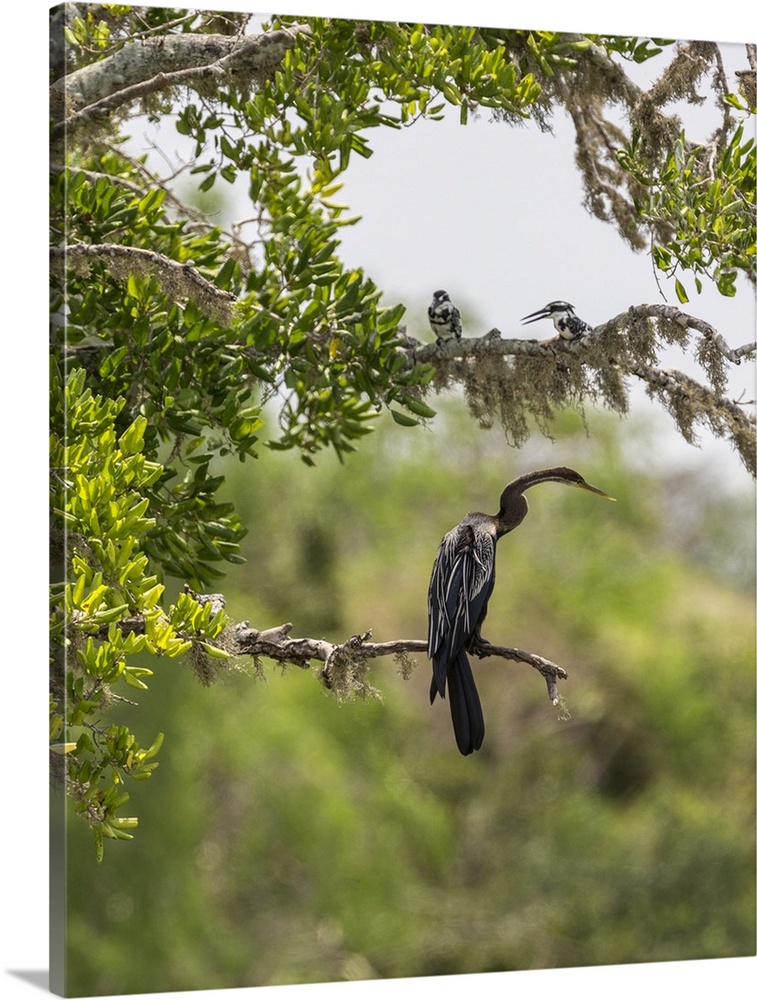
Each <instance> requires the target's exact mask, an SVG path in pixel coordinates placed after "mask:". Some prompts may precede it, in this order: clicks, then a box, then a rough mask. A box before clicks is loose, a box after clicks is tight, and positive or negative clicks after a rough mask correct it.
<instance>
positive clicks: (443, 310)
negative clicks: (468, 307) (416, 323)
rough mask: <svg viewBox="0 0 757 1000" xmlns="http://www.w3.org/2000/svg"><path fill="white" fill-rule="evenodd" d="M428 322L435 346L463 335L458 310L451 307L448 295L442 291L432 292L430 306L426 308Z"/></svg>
mask: <svg viewBox="0 0 757 1000" xmlns="http://www.w3.org/2000/svg"><path fill="white" fill-rule="evenodd" d="M428 321H429V323H430V324H431V329H432V330H433V331H434V334H435V336H436V342H437V344H441V343H442V341H443V340H451V339H452V338H453V337H454V338H455V340H459V339H460V338H461V337H462V335H463V324H462V322H461V321H460V310H459V309H458V308H457V307H456V306H454V305H452V301H451V300H450V297H449V295H447V293H446V292H445V291H444V289H439V291H438V292H434V297H433V299H432V300H431V305H430V306H429V307H428Z"/></svg>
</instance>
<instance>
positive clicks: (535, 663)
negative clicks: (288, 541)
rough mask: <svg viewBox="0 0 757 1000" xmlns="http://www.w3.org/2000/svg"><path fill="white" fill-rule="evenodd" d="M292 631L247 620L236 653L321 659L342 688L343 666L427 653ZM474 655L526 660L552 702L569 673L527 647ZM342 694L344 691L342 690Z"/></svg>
mask: <svg viewBox="0 0 757 1000" xmlns="http://www.w3.org/2000/svg"><path fill="white" fill-rule="evenodd" d="M197 599H198V600H200V601H202V595H197ZM291 630H292V624H291V623H290V622H288V623H286V624H285V625H279V626H277V627H276V628H272V629H267V630H266V631H264V632H259V631H258V630H257V629H254V628H250V627H249V625H248V624H247V623H242V624H241V625H237V626H235V627H234V628H233V630H232V633H233V638H234V644H235V646H236V649H235V652H236V653H237V654H242V655H245V656H253V657H255V656H267V657H269V659H273V660H278V661H279V662H284V663H294V664H296V665H297V666H300V667H304V668H308V667H309V666H310V662H311V660H318V661H320V662H322V663H323V664H324V668H323V670H322V671H321V680H322V681H323V683H324V684H325V685H326V687H328V688H338V689H342V688H343V683H342V682H341V680H337V679H336V677H335V676H334V675H335V674H336V673H337V671H339V672H343V669H344V666H345V664H346V665H349V666H351V667H353V668H354V667H356V666H359V665H360V664H364V663H365V661H367V660H373V659H376V658H377V657H380V656H394V657H399V658H403V657H405V656H407V654H408V653H423V654H427V652H428V643H427V642H426V640H425V639H394V640H391V641H389V642H371V641H370V638H371V634H372V633H371V632H370V630H369V631H367V632H363V633H361V634H358V635H353V636H350V638H349V639H347V640H346V641H345V642H343V643H333V642H329V641H327V640H326V639H292V638H290V637H289V633H290V632H291ZM471 653H472V654H473V655H474V656H478V657H482V658H483V657H488V656H498V657H501V658H502V659H506V660H515V661H517V662H519V663H526V664H528V665H529V666H531V667H534V669H536V670H538V671H539V673H540V674H541V675H542V676H543V677H544V679H545V681H546V682H547V693H548V695H549V698H550V701H551V702H552V704H553V705H556V704H557V703H558V701H559V695H558V691H557V681H558V679H560V680H565V679H566V678H567V676H568V674H567V672H566V671H565V670H564V669H563V668H562V667H561V666H559V665H558V664H557V663H553V662H552V661H551V660H547V659H546V658H545V657H543V656H538V655H537V654H536V653H529V652H527V651H526V650H524V649H516V648H514V647H511V646H496V645H493V644H490V643H482V644H481V645H479V646H477V647H476V648H475V649H472V650H471ZM342 693H345V692H344V690H342Z"/></svg>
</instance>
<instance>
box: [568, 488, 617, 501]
mask: <svg viewBox="0 0 757 1000" xmlns="http://www.w3.org/2000/svg"><path fill="white" fill-rule="evenodd" d="M576 486H578V488H579V489H582V490H588V491H589V493H596V494H597V496H598V497H603V498H604V499H605V500H612V501H613V503H616V502H617V501H616V499H615V497H611V496H610V494H609V493H605V492H604V490H598V489H597V487H596V486H592V485H591V484H590V483H576Z"/></svg>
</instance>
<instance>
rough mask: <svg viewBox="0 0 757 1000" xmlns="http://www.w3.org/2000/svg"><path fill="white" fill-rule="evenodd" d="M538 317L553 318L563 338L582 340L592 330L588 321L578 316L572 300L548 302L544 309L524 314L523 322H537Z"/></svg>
mask: <svg viewBox="0 0 757 1000" xmlns="http://www.w3.org/2000/svg"><path fill="white" fill-rule="evenodd" d="M537 319H551V320H552V322H553V323H554V324H555V330H557V333H558V334H559V336H560V337H562V339H563V340H580V339H581V337H583V335H584V334H585V333H591V331H592V328H591V327H590V326H589V324H588V323H584V321H583V320H582V319H579V317H578V316H576V312H575V309H574V308H573V306H572V305H571V304H570V302H548V303H547V305H545V306H544V308H543V309H539V310H537V311H536V312H534V313H529V314H528V316H524V317H523V319H522V320H521V323H535V322H536V321H537Z"/></svg>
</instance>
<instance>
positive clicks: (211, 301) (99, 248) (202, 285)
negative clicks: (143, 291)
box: [50, 243, 235, 320]
mask: <svg viewBox="0 0 757 1000" xmlns="http://www.w3.org/2000/svg"><path fill="white" fill-rule="evenodd" d="M50 255H51V257H52V260H53V262H60V263H62V262H63V261H65V262H66V263H67V264H68V265H69V266H73V267H77V266H82V262H84V266H86V261H87V260H88V259H97V260H101V261H104V262H105V263H106V264H107V266H108V267H109V268H110V270H111V271H112V272H113V273H114V274H115V275H116V276H117V277H123V275H124V274H127V275H128V274H129V273H132V272H136V273H138V274H152V275H154V276H155V277H156V278H157V279H158V280H159V281H160V282H161V284H162V285H163V287H164V288H165V289H166V291H168V292H170V293H171V294H172V295H174V296H175V297H177V298H180V299H181V298H186V299H192V300H194V301H196V302H197V303H198V305H200V306H202V307H203V308H205V309H207V310H209V311H212V312H214V313H216V314H219V315H220V316H221V317H222V318H224V319H226V320H228V318H229V307H230V305H231V303H232V302H234V301H235V296H234V295H233V294H232V293H231V292H226V291H224V290H223V289H221V288H218V287H217V286H216V285H214V284H213V282H212V281H209V280H208V279H207V278H204V277H203V276H202V275H201V274H200V272H199V271H198V270H197V268H196V267H195V266H194V264H192V262H191V261H185V262H184V263H183V264H182V263H179V261H176V260H172V259H171V258H170V257H166V256H165V255H164V254H162V253H157V252H156V251H154V250H143V249H142V248H141V247H131V246H123V245H122V244H120V243H95V244H89V243H74V244H73V245H72V246H66V247H51V248H50Z"/></svg>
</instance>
